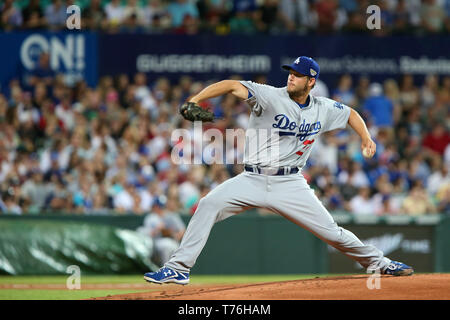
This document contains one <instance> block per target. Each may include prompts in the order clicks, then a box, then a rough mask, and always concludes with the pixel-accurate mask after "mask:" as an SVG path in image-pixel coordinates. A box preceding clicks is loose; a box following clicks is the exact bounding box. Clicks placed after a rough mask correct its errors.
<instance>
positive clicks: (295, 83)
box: [287, 70, 316, 97]
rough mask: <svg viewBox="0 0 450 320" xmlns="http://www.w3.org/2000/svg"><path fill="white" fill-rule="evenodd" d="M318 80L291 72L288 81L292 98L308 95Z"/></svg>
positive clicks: (288, 89) (288, 90)
mask: <svg viewBox="0 0 450 320" xmlns="http://www.w3.org/2000/svg"><path fill="white" fill-rule="evenodd" d="M315 81H316V79H314V78H309V77H308V76H305V75H303V74H300V73H298V72H297V71H294V70H290V71H289V76H288V79H287V92H288V93H289V96H291V97H300V96H304V95H307V94H308V93H309V91H310V90H311V89H312V86H313V85H314V82H315Z"/></svg>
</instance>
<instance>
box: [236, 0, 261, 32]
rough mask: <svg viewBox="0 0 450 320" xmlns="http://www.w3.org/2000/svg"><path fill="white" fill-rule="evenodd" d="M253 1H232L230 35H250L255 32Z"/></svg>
mask: <svg viewBox="0 0 450 320" xmlns="http://www.w3.org/2000/svg"><path fill="white" fill-rule="evenodd" d="M256 9H257V8H256V3H255V1H254V0H244V1H240V0H234V1H233V11H232V13H233V14H232V17H231V18H230V20H229V26H230V32H231V33H243V34H251V33H255V32H256V31H257V22H256V19H257V15H258V13H257V11H256Z"/></svg>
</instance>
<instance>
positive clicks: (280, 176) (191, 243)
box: [144, 56, 413, 284]
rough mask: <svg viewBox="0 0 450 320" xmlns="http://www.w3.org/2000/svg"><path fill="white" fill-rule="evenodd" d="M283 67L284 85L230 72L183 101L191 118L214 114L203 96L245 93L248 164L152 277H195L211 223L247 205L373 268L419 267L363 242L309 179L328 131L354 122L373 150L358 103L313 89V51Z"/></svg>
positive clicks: (210, 199) (211, 198)
mask: <svg viewBox="0 0 450 320" xmlns="http://www.w3.org/2000/svg"><path fill="white" fill-rule="evenodd" d="M282 68H283V69H285V70H287V71H288V72H289V75H288V77H287V85H286V86H285V87H282V88H275V87H272V86H269V85H263V84H258V83H254V82H251V81H234V80H224V81H220V82H217V83H214V84H212V85H210V86H208V87H206V88H205V89H203V90H202V91H201V92H200V93H198V94H197V95H195V96H194V97H192V98H191V99H190V100H189V101H188V102H187V103H185V104H184V105H183V106H182V107H181V108H180V112H181V114H182V115H183V117H185V118H186V119H189V120H191V121H212V120H213V119H214V116H213V115H212V113H210V112H208V111H206V110H203V109H202V108H201V107H200V106H198V103H199V102H201V101H203V100H206V99H210V98H213V97H217V96H220V95H224V94H228V93H231V94H233V95H234V96H236V97H238V98H239V99H243V100H245V101H246V102H247V103H248V104H249V105H250V107H251V110H252V112H251V115H250V119H249V125H248V128H247V132H249V133H251V134H247V133H246V144H245V150H246V152H245V155H244V159H243V160H244V171H243V172H242V173H240V174H238V175H237V176H235V177H233V178H231V179H229V180H227V181H225V182H224V183H222V184H220V185H219V186H217V187H216V188H214V189H213V190H212V191H211V192H209V193H208V194H207V195H206V196H205V197H204V198H202V199H201V200H200V202H199V205H198V207H197V210H196V211H195V213H194V215H193V217H192V218H191V220H190V222H189V225H188V227H187V230H186V233H185V235H184V237H183V239H182V241H181V244H180V246H179V248H178V249H177V250H176V251H175V252H174V253H173V255H172V256H171V257H170V259H169V261H168V262H167V263H165V265H164V266H163V267H162V268H161V269H159V270H158V271H156V272H149V273H146V274H145V275H144V279H145V280H146V281H149V282H153V283H177V284H187V283H189V271H190V269H191V268H192V267H193V266H194V264H195V262H196V260H197V257H198V256H199V254H200V252H201V251H202V249H203V247H204V245H205V244H206V241H207V239H208V236H209V233H210V231H211V229H212V227H213V225H214V224H215V223H216V222H218V221H221V220H224V219H226V218H228V217H230V216H233V215H235V214H238V213H240V212H242V211H244V210H246V209H248V208H266V209H269V210H271V211H273V212H274V213H277V214H279V215H281V216H283V217H285V218H286V219H288V220H290V221H292V222H294V223H295V224H297V225H298V226H300V227H302V228H304V229H306V230H308V231H310V232H312V233H313V234H314V235H316V236H317V237H318V238H320V239H322V240H323V241H325V242H326V243H328V244H329V245H331V246H333V247H334V248H336V249H337V250H339V251H340V252H342V253H343V254H345V255H346V256H348V257H349V258H351V259H353V260H355V261H357V262H358V263H360V264H361V265H362V266H363V267H364V268H366V269H367V270H368V271H375V270H379V271H380V273H381V274H390V275H395V276H403V275H411V274H412V273H413V268H412V267H410V266H407V265H405V264H403V263H401V262H397V261H392V260H390V259H388V258H387V257H385V256H384V255H383V252H381V251H380V250H378V249H377V248H375V247H374V246H372V245H365V244H364V243H362V242H361V241H360V240H359V239H358V238H357V237H356V236H355V235H354V234H353V233H352V232H350V231H348V230H345V229H343V228H341V227H339V226H338V225H337V224H336V222H334V220H333V217H332V216H331V215H330V214H329V212H328V211H327V209H326V208H325V207H324V206H323V204H322V203H321V202H320V200H319V199H318V198H317V197H316V195H315V194H314V191H313V190H312V189H311V188H310V187H309V185H308V184H307V182H306V180H305V178H304V177H303V175H302V172H301V170H302V168H303V167H304V165H305V163H306V160H307V159H308V157H309V155H310V153H311V150H312V148H313V147H314V142H315V141H316V140H317V138H318V137H319V136H320V135H321V134H323V133H324V132H327V131H330V130H334V129H338V128H345V127H346V126H347V124H348V125H349V126H350V127H351V128H352V129H353V130H355V131H356V133H357V134H358V135H359V136H360V137H361V149H362V151H363V154H364V156H366V157H372V156H373V155H374V154H375V151H376V145H375V143H374V142H373V140H372V139H371V137H370V133H369V131H368V130H367V127H366V125H365V123H364V121H363V119H362V118H361V117H360V116H359V114H358V113H357V112H356V111H354V110H353V109H351V108H350V107H348V106H346V105H343V104H342V103H339V102H336V101H334V100H331V99H328V98H324V97H315V96H312V95H310V94H309V93H310V91H311V89H312V88H313V87H314V84H315V82H316V80H317V79H318V77H319V72H320V69H319V65H318V64H317V62H316V61H315V60H314V59H312V58H310V57H305V56H301V57H298V58H297V59H296V60H295V61H294V62H293V63H292V64H290V65H283V66H282ZM255 132H256V134H255ZM260 132H264V133H265V134H258V133H260ZM249 150H250V151H249Z"/></svg>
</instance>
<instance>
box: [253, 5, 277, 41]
mask: <svg viewBox="0 0 450 320" xmlns="http://www.w3.org/2000/svg"><path fill="white" fill-rule="evenodd" d="M256 13H257V14H256V27H257V28H258V30H259V31H261V32H264V33H275V32H276V33H280V32H282V25H281V24H280V23H281V19H280V13H279V11H278V1H277V0H264V1H263V3H262V4H261V5H260V6H259V7H258V9H257V11H256Z"/></svg>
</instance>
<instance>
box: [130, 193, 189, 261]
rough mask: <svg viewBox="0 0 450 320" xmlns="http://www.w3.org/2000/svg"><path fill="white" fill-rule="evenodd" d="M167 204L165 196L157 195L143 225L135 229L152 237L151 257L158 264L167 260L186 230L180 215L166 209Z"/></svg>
mask: <svg viewBox="0 0 450 320" xmlns="http://www.w3.org/2000/svg"><path fill="white" fill-rule="evenodd" d="M167 205H168V200H167V197H165V196H163V195H161V196H159V197H157V198H156V200H155V202H154V204H153V206H152V211H151V212H150V213H149V214H147V215H146V216H145V219H144V223H143V226H141V227H139V228H138V229H137V231H138V232H140V233H142V234H144V235H146V236H149V237H151V238H152V240H153V243H154V246H153V250H154V251H153V254H152V256H151V259H152V260H153V261H155V263H156V264H157V265H159V266H162V265H164V263H165V262H166V261H168V260H169V258H170V256H171V255H172V253H173V252H174V251H175V250H176V249H177V248H178V246H179V244H180V241H181V239H182V237H183V235H184V232H185V230H186V227H185V224H184V222H183V220H181V218H180V216H179V215H178V214H177V213H174V212H171V211H169V210H167V207H166V206H167Z"/></svg>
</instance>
